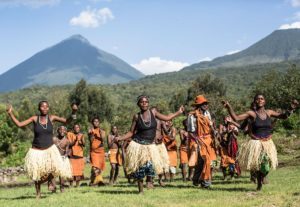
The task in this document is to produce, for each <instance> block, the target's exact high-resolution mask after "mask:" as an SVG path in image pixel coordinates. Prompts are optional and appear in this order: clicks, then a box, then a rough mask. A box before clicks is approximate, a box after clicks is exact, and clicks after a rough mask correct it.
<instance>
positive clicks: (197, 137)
mask: <svg viewBox="0 0 300 207" xmlns="http://www.w3.org/2000/svg"><path fill="white" fill-rule="evenodd" d="M193 106H194V107H195V110H194V111H192V112H191V113H190V114H189V116H188V132H189V135H190V137H191V141H194V143H195V151H196V152H197V154H196V159H195V161H194V162H195V173H194V177H193V184H194V185H197V186H198V185H201V187H204V188H208V187H210V185H211V164H212V163H213V161H215V160H216V152H215V149H214V147H213V127H212V121H211V116H210V113H209V111H208V101H207V100H206V99H205V97H204V96H203V95H198V96H197V97H196V98H195V102H194V103H193ZM189 164H190V163H189Z"/></svg>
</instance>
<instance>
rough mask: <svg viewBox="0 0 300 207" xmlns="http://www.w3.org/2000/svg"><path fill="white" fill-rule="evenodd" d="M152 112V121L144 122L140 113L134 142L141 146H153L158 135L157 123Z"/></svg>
mask: <svg viewBox="0 0 300 207" xmlns="http://www.w3.org/2000/svg"><path fill="white" fill-rule="evenodd" d="M149 111H150V121H149V122H146V123H145V122H144V121H143V119H142V115H141V113H138V120H137V123H136V133H135V134H134V135H133V140H134V141H136V142H138V143H140V144H152V143H153V142H154V138H155V135H156V127H157V122H156V119H155V117H154V115H153V113H152V111H151V110H149Z"/></svg>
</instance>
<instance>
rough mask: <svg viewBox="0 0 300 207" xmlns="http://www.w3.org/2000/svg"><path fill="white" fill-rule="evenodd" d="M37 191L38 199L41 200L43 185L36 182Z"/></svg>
mask: <svg viewBox="0 0 300 207" xmlns="http://www.w3.org/2000/svg"><path fill="white" fill-rule="evenodd" d="M34 185H35V191H36V198H38V199H39V198H41V183H40V182H39V181H35V182H34Z"/></svg>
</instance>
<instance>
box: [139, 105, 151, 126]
mask: <svg viewBox="0 0 300 207" xmlns="http://www.w3.org/2000/svg"><path fill="white" fill-rule="evenodd" d="M140 116H141V118H142V121H143V124H144V125H145V126H146V127H150V126H151V114H150V110H149V109H148V116H149V123H148V124H146V123H147V122H145V120H144V119H143V115H142V114H140Z"/></svg>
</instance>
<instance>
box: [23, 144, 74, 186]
mask: <svg viewBox="0 0 300 207" xmlns="http://www.w3.org/2000/svg"><path fill="white" fill-rule="evenodd" d="M65 163H67V162H66V161H65V162H64V161H63V159H62V157H61V155H60V153H59V151H58V149H57V147H56V146H55V145H52V146H51V147H49V148H48V149H44V150H39V149H34V148H30V149H29V151H28V152H27V154H26V157H25V166H24V167H25V170H26V172H27V174H28V177H29V178H30V179H32V180H33V181H39V180H41V179H42V178H45V177H47V176H48V175H50V174H52V175H53V176H54V177H56V176H62V177H64V176H66V177H68V176H69V169H68V170H67V168H66V167H64V165H65ZM69 165H70V163H69Z"/></svg>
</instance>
